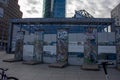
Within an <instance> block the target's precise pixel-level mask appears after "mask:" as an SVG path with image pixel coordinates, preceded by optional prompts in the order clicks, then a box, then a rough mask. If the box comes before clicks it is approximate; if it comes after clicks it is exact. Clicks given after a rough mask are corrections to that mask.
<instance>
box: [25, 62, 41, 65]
mask: <svg viewBox="0 0 120 80" xmlns="http://www.w3.org/2000/svg"><path fill="white" fill-rule="evenodd" d="M41 63H42V62H40V61H23V64H27V65H37V64H41Z"/></svg>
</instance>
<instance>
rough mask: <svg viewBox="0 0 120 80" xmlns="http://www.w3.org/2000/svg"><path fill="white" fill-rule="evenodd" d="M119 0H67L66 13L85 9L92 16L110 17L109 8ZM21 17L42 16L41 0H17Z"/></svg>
mask: <svg viewBox="0 0 120 80" xmlns="http://www.w3.org/2000/svg"><path fill="white" fill-rule="evenodd" d="M119 3H120V0H67V6H66V14H67V17H72V16H73V15H74V12H75V10H81V9H85V10H86V11H87V12H89V13H90V14H91V15H93V16H94V17H101V18H104V17H105V18H106V17H110V12H111V10H112V9H113V8H114V7H115V6H117V5H118V4H119ZM19 5H20V9H21V11H22V12H23V18H34V17H35V18H36V17H38V18H40V17H42V5H43V0H19Z"/></svg>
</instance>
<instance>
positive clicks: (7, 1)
mask: <svg viewBox="0 0 120 80" xmlns="http://www.w3.org/2000/svg"><path fill="white" fill-rule="evenodd" d="M14 18H22V12H21V11H20V6H19V5H18V0H0V47H1V48H4V49H5V47H6V45H7V40H8V28H9V19H14Z"/></svg>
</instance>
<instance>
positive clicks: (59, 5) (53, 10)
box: [43, 0, 66, 18]
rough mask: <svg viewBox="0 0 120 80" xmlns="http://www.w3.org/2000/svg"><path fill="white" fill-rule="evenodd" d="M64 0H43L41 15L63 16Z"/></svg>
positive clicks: (48, 16) (64, 10)
mask: <svg viewBox="0 0 120 80" xmlns="http://www.w3.org/2000/svg"><path fill="white" fill-rule="evenodd" d="M65 6H66V0H43V17H44V18H56V17H57V18H58V17H62V18H64V17H65V13H66V7H65Z"/></svg>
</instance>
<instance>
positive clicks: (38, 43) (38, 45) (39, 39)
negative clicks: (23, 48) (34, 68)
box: [33, 30, 44, 62]
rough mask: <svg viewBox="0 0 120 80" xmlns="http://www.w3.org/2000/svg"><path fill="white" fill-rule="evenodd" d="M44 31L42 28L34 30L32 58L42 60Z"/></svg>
mask: <svg viewBox="0 0 120 80" xmlns="http://www.w3.org/2000/svg"><path fill="white" fill-rule="evenodd" d="M43 35H44V31H43V30H36V31H35V41H34V42H35V43H34V57H33V59H34V60H36V61H40V62H42V61H43V59H42V57H43V41H44V38H43Z"/></svg>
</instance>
